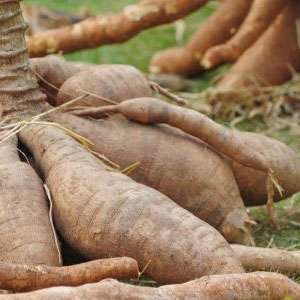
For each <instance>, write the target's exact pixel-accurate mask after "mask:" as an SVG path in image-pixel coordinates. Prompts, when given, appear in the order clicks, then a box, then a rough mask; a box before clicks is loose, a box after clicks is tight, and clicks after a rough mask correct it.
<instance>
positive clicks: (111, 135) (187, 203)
mask: <svg viewBox="0 0 300 300" xmlns="http://www.w3.org/2000/svg"><path fill="white" fill-rule="evenodd" d="M54 120H55V121H57V122H59V123H60V124H64V125H65V126H66V127H68V128H70V129H72V130H74V131H75V132H78V133H79V134H81V135H82V136H85V137H87V138H88V139H90V140H91V141H92V142H93V150H95V151H97V152H98V153H102V154H104V155H106V157H108V158H109V159H111V160H112V161H114V162H115V163H117V164H118V165H120V167H121V169H125V168H126V167H128V166H130V165H132V164H134V163H139V165H138V167H137V168H136V169H135V170H134V171H132V172H131V173H130V174H129V176H130V177H131V178H133V179H134V180H136V181H138V182H140V183H143V184H146V185H148V186H150V187H152V188H155V189H157V190H159V191H160V192H162V193H163V194H165V195H167V196H168V197H170V198H171V199H172V200H174V201H175V202H176V203H178V204H179V205H180V206H182V207H184V208H185V209H187V210H189V211H190V212H192V213H193V214H194V215H196V216H197V217H199V218H200V219H202V220H204V221H206V222H208V223H209V224H211V225H212V226H214V227H215V228H217V229H218V230H219V231H220V232H221V233H222V234H223V235H224V236H225V237H226V239H227V240H228V241H230V242H235V243H241V244H247V245H249V244H253V240H252V238H251V234H250V229H251V224H252V222H251V221H250V219H249V217H248V215H247V212H246V209H245V207H244V205H243V202H242V199H241V197H240V194H239V190H238V187H237V185H236V182H235V179H234V176H233V173H232V170H231V169H230V167H229V166H228V164H227V163H226V162H225V160H223V159H222V158H221V157H220V156H219V155H217V154H216V153H215V152H214V151H213V150H212V149H210V148H209V147H208V146H207V145H205V144H204V143H201V142H199V141H198V140H196V139H194V138H193V137H191V136H189V135H187V134H184V133H183V132H180V131H179V130H176V129H175V128H171V127H168V126H151V127H150V126H143V125H141V124H137V123H133V122H129V121H127V120H125V119H123V118H120V116H115V117H110V118H106V119H102V120H101V122H95V121H91V120H85V119H82V118H76V117H71V116H69V115H66V114H60V115H56V117H55V119H54ZM133 141H134V143H133ZM174 145H176V147H174ZM183 169H184V170H185V172H184V174H182V170H183ZM220 187H222V188H220Z"/></svg>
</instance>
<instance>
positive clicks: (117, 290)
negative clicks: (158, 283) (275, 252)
mask: <svg viewBox="0 0 300 300" xmlns="http://www.w3.org/2000/svg"><path fill="white" fill-rule="evenodd" d="M75 298H77V299H82V300H98V299H109V300H129V299H130V300H144V299H151V300H188V299H194V300H220V299H222V300H232V299H235V300H282V299H293V300H294V299H295V300H296V299H299V298H300V287H299V284H297V283H295V282H293V281H292V280H290V279H288V278H287V277H285V276H283V275H279V274H276V273H264V272H257V273H249V274H233V275H215V276H207V277H203V278H201V279H197V280H194V281H191V282H187V283H184V284H180V285H169V286H162V287H159V288H150V287H140V286H132V285H129V284H125V283H120V282H118V281H116V280H112V279H106V280H103V281H101V282H99V283H95V284H87V285H83V286H80V287H76V288H74V287H73V288H70V287H57V288H50V289H45V290H40V291H35V292H31V293H26V294H16V295H0V300H23V299H24V300H25V299H26V300H42V299H43V300H48V299H49V300H50V299H56V300H73V299H75Z"/></svg>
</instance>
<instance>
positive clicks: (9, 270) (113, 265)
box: [0, 257, 139, 292]
mask: <svg viewBox="0 0 300 300" xmlns="http://www.w3.org/2000/svg"><path fill="white" fill-rule="evenodd" d="M138 274H139V270H138V265H137V262H136V261H135V260H134V259H132V258H127V257H122V258H109V259H100V260H95V261H90V262H87V263H82V264H79V265H73V266H69V267H49V266H45V265H39V266H34V265H21V264H8V263H4V262H1V264H0V288H1V289H6V290H9V291H14V292H26V291H32V290H38V289H43V288H49V287H53V286H79V285H82V284H87V283H93V282H98V281H100V280H103V279H105V278H115V279H136V278H138Z"/></svg>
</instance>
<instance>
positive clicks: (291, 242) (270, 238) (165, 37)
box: [25, 0, 300, 249]
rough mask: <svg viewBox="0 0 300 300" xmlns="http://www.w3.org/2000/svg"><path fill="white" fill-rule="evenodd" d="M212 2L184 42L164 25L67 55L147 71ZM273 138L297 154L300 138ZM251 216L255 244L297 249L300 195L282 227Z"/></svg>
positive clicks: (79, 2)
mask: <svg viewBox="0 0 300 300" xmlns="http://www.w3.org/2000/svg"><path fill="white" fill-rule="evenodd" d="M25 2H28V3H29V2H30V3H34V4H42V5H45V6H48V7H50V8H54V9H61V10H66V11H73V12H76V11H80V10H83V9H88V10H90V11H91V12H92V13H96V12H97V13H101V12H107V11H117V10H119V9H121V8H122V7H124V6H125V5H128V4H132V3H135V2H136V1H134V0H111V1H107V0H85V1H83V0H64V1H63V0H27V1H26V0H25ZM214 7H215V3H214V2H210V3H209V4H208V5H206V6H205V7H204V8H203V9H201V10H199V11H198V12H196V13H194V14H193V15H191V16H189V17H188V18H186V20H185V23H186V31H185V33H184V37H183V40H182V41H181V42H179V43H177V42H176V38H175V32H176V30H175V26H174V25H166V26H162V27H159V28H155V29H151V30H148V31H146V32H144V33H142V34H140V35H138V36H137V37H135V38H134V39H132V40H131V41H129V42H127V43H124V44H121V45H113V46H105V47H102V48H99V49H93V50H87V51H81V52H78V53H74V54H69V55H67V58H68V59H70V60H79V61H86V62H93V63H123V64H131V65H134V66H136V67H138V68H139V69H141V70H143V71H146V70H147V66H148V63H149V60H150V58H151V57H152V56H153V54H154V53H155V52H157V51H159V50H162V49H164V48H167V47H172V46H178V45H180V44H182V43H184V42H185V41H186V40H187V39H188V38H189V37H190V35H191V33H192V32H193V31H194V30H195V29H196V28H197V27H198V26H199V24H200V23H201V22H203V21H204V20H205V18H206V17H207V16H208V15H209V14H210V13H211V12H212V11H213V10H214ZM226 69H227V66H225V67H221V68H219V69H218V70H215V71H212V72H208V73H206V74H204V75H202V76H201V77H199V78H196V79H195V80H194V84H193V88H192V89H193V90H195V91H196V90H197V91H199V90H202V89H204V88H206V87H208V86H210V85H211V84H212V82H213V80H214V78H215V76H217V75H219V74H220V73H221V72H224V71H226ZM240 127H241V128H242V129H244V130H250V131H256V132H259V131H261V130H264V129H265V128H264V125H263V123H262V122H261V120H255V121H252V122H245V123H243V124H241V125H240ZM274 137H275V138H278V139H280V140H282V141H283V142H285V143H287V144H289V145H290V146H291V147H292V148H294V149H295V150H296V151H298V153H299V154H300V139H299V138H296V137H295V136H293V135H291V134H288V133H287V132H285V131H282V132H277V133H275V134H274ZM251 213H252V215H253V217H254V218H255V219H256V220H257V221H258V223H259V226H258V227H257V230H256V232H255V237H256V240H257V243H258V245H261V246H267V245H268V246H277V247H283V248H291V249H292V248H293V249H294V248H295V249H300V230H299V226H298V225H295V224H297V223H298V222H300V196H298V197H296V196H295V197H294V198H293V199H291V200H289V201H284V202H282V203H280V204H279V205H278V213H279V217H280V218H279V219H280V223H281V225H282V228H281V230H280V231H277V232H276V231H274V230H273V229H272V228H271V227H270V224H269V219H268V217H267V216H266V214H265V211H264V208H257V209H253V210H252V211H251Z"/></svg>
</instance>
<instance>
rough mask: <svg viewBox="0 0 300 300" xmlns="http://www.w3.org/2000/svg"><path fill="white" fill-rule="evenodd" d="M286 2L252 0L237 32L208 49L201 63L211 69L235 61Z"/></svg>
mask: <svg viewBox="0 0 300 300" xmlns="http://www.w3.org/2000/svg"><path fill="white" fill-rule="evenodd" d="M286 3H287V1H286V0H276V1H274V0H254V1H253V4H252V6H251V9H250V11H249V14H248V16H247V17H246V19H245V20H244V22H243V24H242V26H241V27H240V28H239V30H238V31H237V33H236V34H235V35H234V36H233V37H232V38H231V39H230V40H228V41H227V42H226V43H224V44H221V45H217V46H215V47H211V48H210V49H208V50H207V51H206V53H205V54H204V56H203V59H202V62H201V65H202V66H203V67H204V68H205V69H211V68H213V67H215V66H217V65H219V64H221V63H225V62H234V61H236V60H237V59H238V58H239V57H240V56H241V55H242V53H243V52H244V51H245V50H247V49H248V48H249V47H250V46H251V45H252V44H253V43H254V42H255V41H256V40H257V39H258V38H259V37H260V35H261V34H262V33H263V32H264V31H265V30H266V29H267V28H268V27H269V25H270V24H271V23H272V22H273V21H274V19H275V18H276V17H277V15H278V14H279V13H280V11H281V10H282V9H283V7H284V6H285V5H286Z"/></svg>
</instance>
